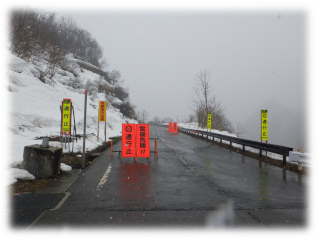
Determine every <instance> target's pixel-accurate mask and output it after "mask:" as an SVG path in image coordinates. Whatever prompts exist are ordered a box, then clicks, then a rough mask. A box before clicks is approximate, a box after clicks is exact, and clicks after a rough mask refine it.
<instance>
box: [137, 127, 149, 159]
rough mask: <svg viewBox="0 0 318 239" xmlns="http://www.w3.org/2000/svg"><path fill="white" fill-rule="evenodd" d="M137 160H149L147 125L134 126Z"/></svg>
mask: <svg viewBox="0 0 318 239" xmlns="http://www.w3.org/2000/svg"><path fill="white" fill-rule="evenodd" d="M136 126H137V128H136V145H137V147H136V150H137V158H150V138H149V124H137V125H136Z"/></svg>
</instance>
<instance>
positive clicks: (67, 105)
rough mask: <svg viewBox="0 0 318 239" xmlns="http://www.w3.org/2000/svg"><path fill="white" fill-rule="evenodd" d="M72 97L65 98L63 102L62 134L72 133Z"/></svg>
mask: <svg viewBox="0 0 318 239" xmlns="http://www.w3.org/2000/svg"><path fill="white" fill-rule="evenodd" d="M71 107H72V105H71V99H63V104H62V131H61V132H62V135H64V134H66V135H70V134H71V116H72V114H71Z"/></svg>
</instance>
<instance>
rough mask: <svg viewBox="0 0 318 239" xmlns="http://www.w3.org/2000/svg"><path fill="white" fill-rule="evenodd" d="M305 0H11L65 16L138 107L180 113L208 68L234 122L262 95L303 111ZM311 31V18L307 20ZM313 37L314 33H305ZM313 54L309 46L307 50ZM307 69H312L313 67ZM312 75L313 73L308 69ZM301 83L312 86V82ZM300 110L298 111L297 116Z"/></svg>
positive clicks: (257, 104) (13, 5)
mask: <svg viewBox="0 0 318 239" xmlns="http://www.w3.org/2000/svg"><path fill="white" fill-rule="evenodd" d="M306 2H307V1H298V0H297V1H292V2H289V1H279V0H278V1H272V0H267V1H257V3H255V1H244V0H242V1H229V0H224V1H200V0H198V1H195V3H194V1H192V2H189V1H158V2H157V1H151V3H150V1H140V0H135V1H121V0H119V1H116V2H114V1H95V0H91V1H89V2H86V3H84V4H83V3H82V2H76V1H60V0H56V1H54V2H49V1H46V2H44V1H32V0H30V1H28V4H26V3H25V2H24V1H18V0H13V1H10V3H6V4H9V9H12V8H16V7H31V8H35V9H38V10H42V11H51V12H55V13H57V18H59V17H62V16H64V17H71V18H72V19H73V20H74V21H76V23H77V25H78V26H79V27H81V28H83V29H86V30H87V31H88V32H90V33H91V35H92V37H93V38H95V39H96V40H97V42H98V43H99V44H100V45H101V46H102V48H103V54H104V57H105V58H106V59H107V62H108V64H109V66H108V68H107V70H109V71H111V70H114V69H116V70H118V71H120V73H121V75H122V78H123V79H124V80H125V81H124V87H128V88H129V92H130V99H131V102H132V103H133V104H134V105H136V106H137V110H146V111H148V112H149V114H150V117H149V118H150V119H152V118H153V117H154V116H158V117H160V118H164V117H170V118H173V119H174V120H176V118H177V116H179V120H180V119H184V118H186V117H187V116H188V115H189V114H190V113H192V112H191V110H190V109H189V107H188V104H187V101H188V100H189V99H191V96H192V94H193V88H194V86H195V82H194V79H195V78H196V75H197V74H198V73H199V72H200V71H202V70H204V69H207V70H208V71H209V72H210V74H211V84H212V87H213V89H214V93H215V94H216V95H217V98H218V99H219V100H220V101H221V103H222V106H223V107H224V108H225V109H226V113H227V116H228V118H229V119H230V120H231V121H232V122H235V121H243V122H244V121H245V120H246V118H248V117H249V116H250V114H251V113H252V112H253V111H255V110H258V109H259V107H260V105H261V104H262V103H264V102H266V101H268V100H273V99H274V100H276V101H277V102H278V103H279V104H281V105H283V106H286V107H288V108H289V109H292V110H293V111H295V112H301V111H303V110H304V109H305V107H306V106H307V105H308V103H306V99H307V97H306V94H307V92H306V84H307V83H308V78H307V74H308V72H307V71H306V70H308V69H307V68H308V65H307V56H308V54H307V52H306V51H307V50H308V49H307V40H308V39H307V34H309V32H308V28H307V27H308V18H309V17H308V13H310V19H311V22H312V21H313V19H314V18H315V16H316V15H315V12H313V10H312V9H314V5H312V4H308V3H307V4H306ZM310 27H311V29H313V24H311V25H310ZM311 36H312V35H311ZM311 52H312V51H311ZM311 69H313V68H311ZM309 73H311V72H309ZM307 89H309V90H312V89H313V88H312V87H308V88H307ZM302 113H303V112H301V114H302Z"/></svg>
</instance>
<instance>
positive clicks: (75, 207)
mask: <svg viewBox="0 0 318 239" xmlns="http://www.w3.org/2000/svg"><path fill="white" fill-rule="evenodd" d="M150 137H151V138H158V148H159V158H158V159H156V158H155V157H154V154H152V158H151V162H149V160H148V159H146V158H142V159H138V161H137V162H134V159H133V158H124V159H123V162H121V159H120V157H119V156H118V153H115V154H114V157H113V158H112V159H111V158H110V149H108V150H106V151H105V152H104V153H103V154H102V155H101V156H100V157H99V158H97V159H96V160H95V162H94V163H93V164H92V165H91V166H90V167H89V169H88V170H87V171H85V172H84V173H83V174H82V175H81V176H80V177H79V178H78V180H77V181H76V182H75V183H74V184H73V185H72V186H71V187H70V188H69V189H68V191H67V192H68V193H70V196H69V197H68V198H67V200H66V201H65V203H64V204H63V205H62V206H61V207H60V208H59V209H57V210H53V211H49V212H47V213H46V214H45V215H44V216H43V217H42V218H41V219H40V220H39V221H38V222H37V223H36V224H35V225H34V228H41V227H54V226H59V227H60V226H62V225H64V226H66V225H67V226H71V227H73V226H74V227H78V226H81V228H86V227H87V228H89V227H102V228H108V227H110V228H118V227H126V226H129V227H138V228H144V227H145V228H147V227H149V226H155V227H169V228H171V227H173V228H175V227H215V226H229V227H244V228H246V227H252V228H257V227H265V228H266V227H280V226H283V227H288V226H292V227H295V226H296V227H297V226H299V227H305V226H306V224H307V220H306V219H307V197H306V195H307V190H306V189H307V184H308V182H307V181H308V178H307V176H306V175H300V174H297V173H294V172H290V171H286V170H284V169H282V168H279V167H275V166H272V165H269V164H266V163H264V162H260V161H258V160H256V159H253V158H250V157H247V156H243V155H241V154H237V153H235V152H231V151H228V150H226V149H224V148H220V147H219V146H216V145H213V144H212V143H209V142H207V141H203V140H200V139H197V138H193V137H191V136H189V135H186V134H183V133H179V134H168V133H167V134H165V128H163V127H157V126H150ZM120 148H121V144H120V143H118V144H116V145H115V148H114V150H118V149H120ZM153 149H154V140H151V150H153Z"/></svg>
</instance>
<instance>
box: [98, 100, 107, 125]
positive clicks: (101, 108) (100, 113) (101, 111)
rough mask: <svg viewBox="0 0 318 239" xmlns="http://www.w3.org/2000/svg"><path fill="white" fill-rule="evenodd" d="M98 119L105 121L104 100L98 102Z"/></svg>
mask: <svg viewBox="0 0 318 239" xmlns="http://www.w3.org/2000/svg"><path fill="white" fill-rule="evenodd" d="M98 121H106V101H100V102H99V111H98Z"/></svg>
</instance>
